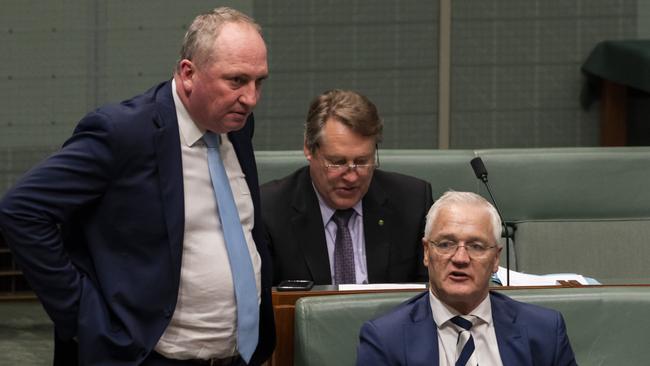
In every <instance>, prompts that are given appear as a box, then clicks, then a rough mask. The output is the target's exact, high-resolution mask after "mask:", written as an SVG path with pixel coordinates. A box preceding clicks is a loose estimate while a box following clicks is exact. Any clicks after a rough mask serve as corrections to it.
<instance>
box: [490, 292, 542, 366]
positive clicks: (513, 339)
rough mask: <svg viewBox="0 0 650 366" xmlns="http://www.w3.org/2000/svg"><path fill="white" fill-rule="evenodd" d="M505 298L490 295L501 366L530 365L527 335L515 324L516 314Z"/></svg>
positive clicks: (523, 329) (531, 362) (524, 329)
mask: <svg viewBox="0 0 650 366" xmlns="http://www.w3.org/2000/svg"><path fill="white" fill-rule="evenodd" d="M509 301H512V300H508V299H507V298H505V297H503V296H502V295H496V294H493V293H490V302H491V303H492V319H493V320H494V330H495V332H496V336H497V343H498V345H499V354H500V355H501V361H502V362H503V366H516V365H532V364H533V360H532V359H531V352H530V347H529V342H528V333H527V331H526V328H525V327H524V326H520V325H519V324H517V313H516V311H515V309H514V308H513V307H512V306H510V304H508V302H509Z"/></svg>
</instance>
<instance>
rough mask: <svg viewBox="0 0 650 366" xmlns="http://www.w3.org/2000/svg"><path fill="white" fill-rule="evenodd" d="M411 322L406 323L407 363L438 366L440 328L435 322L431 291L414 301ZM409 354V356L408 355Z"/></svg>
mask: <svg viewBox="0 0 650 366" xmlns="http://www.w3.org/2000/svg"><path fill="white" fill-rule="evenodd" d="M410 316H411V319H410V320H411V322H409V323H406V324H404V337H403V338H402V339H403V342H404V350H405V352H404V358H405V363H404V364H405V365H432V366H438V363H439V361H440V356H439V353H438V352H439V351H438V330H437V328H436V325H435V323H434V322H433V315H432V314H431V305H430V302H429V291H427V292H425V293H423V294H422V295H420V297H418V298H417V299H416V300H415V302H414V303H413V309H412V310H411V313H410ZM407 356H408V357H407Z"/></svg>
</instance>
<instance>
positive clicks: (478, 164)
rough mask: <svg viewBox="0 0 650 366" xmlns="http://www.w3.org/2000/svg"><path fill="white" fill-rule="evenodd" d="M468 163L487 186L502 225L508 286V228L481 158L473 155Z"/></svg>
mask: <svg viewBox="0 0 650 366" xmlns="http://www.w3.org/2000/svg"><path fill="white" fill-rule="evenodd" d="M470 165H471V166H472V170H474V174H476V177H477V178H478V179H480V180H481V182H483V184H484V185H485V188H487V191H488V194H489V195H490V198H491V199H492V203H493V204H494V208H495V209H496V211H497V214H498V215H499V218H500V219H501V226H503V233H501V237H505V238H506V286H510V236H511V233H510V230H508V224H507V223H506V222H505V221H504V220H503V216H502V215H501V210H499V206H497V201H496V200H495V199H494V196H493V195H492V191H491V190H490V185H489V184H488V173H487V169H486V168H485V164H483V160H482V159H481V158H480V157H478V156H477V157H475V158H474V159H472V161H470Z"/></svg>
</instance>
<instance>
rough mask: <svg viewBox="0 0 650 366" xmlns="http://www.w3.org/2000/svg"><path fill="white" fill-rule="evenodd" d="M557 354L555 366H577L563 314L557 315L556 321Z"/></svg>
mask: <svg viewBox="0 0 650 366" xmlns="http://www.w3.org/2000/svg"><path fill="white" fill-rule="evenodd" d="M556 324H557V326H556V350H557V352H556V354H555V356H556V357H555V362H554V363H553V364H554V365H557V366H574V365H577V363H576V359H575V355H574V354H573V349H572V348H571V343H570V342H569V337H568V336H567V332H566V325H565V323H564V318H563V317H562V314H561V313H559V312H558V313H557V319H556Z"/></svg>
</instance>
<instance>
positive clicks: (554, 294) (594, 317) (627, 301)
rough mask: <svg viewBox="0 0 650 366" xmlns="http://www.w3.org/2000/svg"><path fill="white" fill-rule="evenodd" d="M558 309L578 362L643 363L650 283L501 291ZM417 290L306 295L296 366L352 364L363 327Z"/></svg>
mask: <svg viewBox="0 0 650 366" xmlns="http://www.w3.org/2000/svg"><path fill="white" fill-rule="evenodd" d="M504 293H505V294H507V295H508V296H511V297H512V298H514V299H517V300H520V301H524V302H528V303H533V304H538V305H542V306H545V307H548V308H553V309H556V310H558V311H560V312H562V314H563V316H564V319H565V320H566V325H567V332H568V334H569V338H570V339H571V344H572V346H573V350H574V352H575V355H576V360H577V362H578V364H579V365H582V366H584V365H587V366H589V365H645V364H647V363H648V361H647V347H648V341H647V337H646V333H647V330H648V329H650V317H647V316H645V314H646V312H647V309H649V308H650V287H631V286H628V287H624V286H620V287H599V286H598V287H584V288H562V289H535V290H530V289H528V290H504ZM416 294H417V292H392V293H374V294H361V295H358V294H356V295H336V296H315V297H305V298H301V299H300V300H298V302H297V303H296V316H295V339H294V346H295V347H294V351H295V354H294V356H295V365H296V366H327V365H354V362H355V359H356V347H357V344H358V339H359V338H358V336H359V329H360V328H361V325H362V324H363V323H364V322H365V321H367V320H369V319H372V318H375V317H377V316H379V315H381V314H383V313H385V312H387V311H388V310H389V309H392V308H393V307H395V306H397V305H398V304H400V303H401V302H403V301H405V300H407V299H409V298H410V297H412V296H415V295H416Z"/></svg>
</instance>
